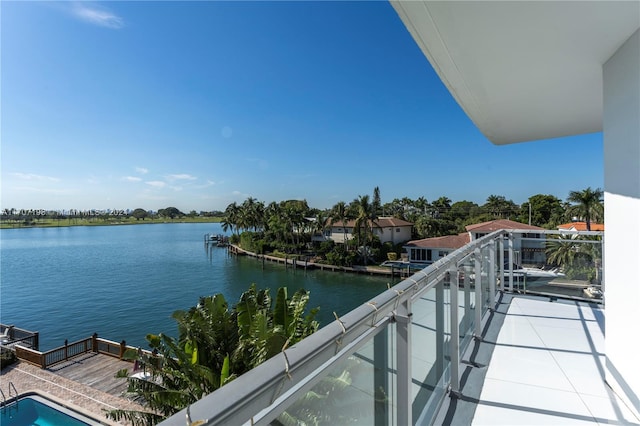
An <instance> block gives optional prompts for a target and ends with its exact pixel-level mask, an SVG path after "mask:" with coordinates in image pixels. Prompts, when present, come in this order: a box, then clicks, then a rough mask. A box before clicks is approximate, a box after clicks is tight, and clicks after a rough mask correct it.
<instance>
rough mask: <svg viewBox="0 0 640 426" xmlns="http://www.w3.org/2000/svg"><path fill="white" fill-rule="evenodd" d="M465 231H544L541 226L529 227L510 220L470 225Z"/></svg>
mask: <svg viewBox="0 0 640 426" xmlns="http://www.w3.org/2000/svg"><path fill="white" fill-rule="evenodd" d="M465 229H466V230H467V231H469V232H493V231H497V230H499V229H535V230H544V228H540V227H539V226H533V225H527V224H526V223H520V222H515V221H513V220H509V219H498V220H491V221H489V222H482V223H476V224H473V225H468V226H466V227H465Z"/></svg>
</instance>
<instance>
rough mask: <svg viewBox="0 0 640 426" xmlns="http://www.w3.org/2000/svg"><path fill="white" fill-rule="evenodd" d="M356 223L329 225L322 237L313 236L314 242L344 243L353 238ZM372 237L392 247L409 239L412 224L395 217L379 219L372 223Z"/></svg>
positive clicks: (351, 221)
mask: <svg viewBox="0 0 640 426" xmlns="http://www.w3.org/2000/svg"><path fill="white" fill-rule="evenodd" d="M355 224H356V221H355V220H353V219H352V220H348V221H347V222H342V221H339V222H335V223H330V224H329V226H328V227H327V229H326V230H325V232H324V235H322V236H315V238H314V240H315V241H326V240H333V241H334V242H336V243H344V242H345V241H349V240H351V239H353V238H354V227H355ZM372 228H373V235H375V236H377V237H378V238H379V239H380V242H381V243H383V244H384V243H391V244H393V245H395V244H400V243H404V242H406V241H409V240H410V239H411V230H412V228H413V223H411V222H407V221H406V220H402V219H397V218H395V217H379V218H377V219H375V220H374V221H373V227H372Z"/></svg>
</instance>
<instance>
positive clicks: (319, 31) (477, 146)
mask: <svg viewBox="0 0 640 426" xmlns="http://www.w3.org/2000/svg"><path fill="white" fill-rule="evenodd" d="M0 7H1V9H0V13H1V31H2V34H1V36H2V46H1V47H2V49H1V60H2V63H1V101H2V104H1V106H2V110H1V126H2V128H1V138H2V140H1V143H2V147H1V155H2V157H1V166H2V167H1V173H2V175H1V176H2V195H1V200H2V208H16V209H70V208H75V209H126V208H131V209H133V208H137V207H142V208H145V209H154V210H155V209H159V208H163V207H167V206H176V207H178V208H179V209H181V210H183V211H190V210H196V211H200V210H206V211H209V210H224V208H225V207H226V206H227V205H228V204H229V203H231V202H233V201H237V202H242V201H243V200H245V199H246V198H247V197H249V196H252V197H255V198H257V199H258V200H261V201H265V202H267V203H268V202H270V201H281V200H286V199H294V198H295V199H302V198H304V199H306V200H307V201H308V203H309V205H310V206H312V207H318V208H329V207H331V206H333V205H334V204H335V203H336V202H338V201H346V202H349V201H351V200H353V199H354V198H356V197H357V196H358V195H364V194H371V193H372V191H373V188H374V187H375V186H378V187H380V193H381V198H382V201H383V202H389V201H391V200H393V199H394V198H402V197H409V198H412V199H415V198H418V197H421V196H423V197H425V198H427V200H428V201H433V200H434V199H436V198H438V197H440V196H447V197H449V198H450V199H452V200H453V201H461V200H469V201H473V202H476V203H478V204H483V203H484V202H485V201H486V198H487V197H488V196H489V195H492V194H495V195H503V196H505V197H506V198H507V199H511V200H513V201H514V202H516V203H518V204H519V203H522V202H524V201H526V200H527V198H528V197H530V196H532V195H535V194H552V195H555V196H557V197H558V198H560V199H563V200H564V199H565V198H566V197H567V195H568V193H569V191H571V190H581V189H585V188H587V187H589V186H591V187H593V188H595V187H600V188H602V187H603V179H604V178H603V153H602V134H600V133H597V134H592V135H584V136H575V137H571V138H563V139H557V140H552V141H542V142H535V143H520V144H514V145H507V146H494V145H493V144H491V143H490V142H489V141H488V140H487V139H486V138H485V137H484V136H483V135H482V134H481V133H480V132H479V131H478V130H477V129H476V128H475V126H474V125H473V123H472V122H471V121H470V120H469V119H468V118H467V117H466V115H465V114H464V113H463V112H462V110H461V109H460V107H459V106H458V105H457V104H456V102H455V101H454V100H453V98H452V97H451V95H450V94H449V92H448V91H447V90H446V89H445V87H444V86H443V84H442V83H441V82H440V80H439V79H438V77H437V76H436V74H435V73H434V72H433V70H432V68H431V66H430V64H429V62H428V61H427V59H426V58H425V57H424V56H423V55H422V53H421V52H420V50H419V48H418V47H417V45H416V44H415V42H414V41H413V39H412V38H411V36H410V34H409V33H408V31H407V30H406V28H405V27H404V25H403V24H402V22H401V21H400V19H399V18H398V16H397V14H396V13H395V11H394V10H393V8H392V7H391V5H390V4H389V3H388V2H380V1H371V2H266V1H265V2H206V1H200V2H163V1H160V2H151V1H142V2H124V1H122V2H104V3H102V2H70V1H68V2H11V1H2V4H1V6H0Z"/></svg>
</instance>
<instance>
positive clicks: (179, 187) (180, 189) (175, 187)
mask: <svg viewBox="0 0 640 426" xmlns="http://www.w3.org/2000/svg"><path fill="white" fill-rule="evenodd" d="M169 188H171V189H173V190H174V191H182V187H181V186H170V187H169Z"/></svg>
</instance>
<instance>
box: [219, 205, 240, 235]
mask: <svg viewBox="0 0 640 426" xmlns="http://www.w3.org/2000/svg"><path fill="white" fill-rule="evenodd" d="M224 214H225V216H224V219H223V220H222V230H223V231H225V232H227V230H229V229H231V232H234V231H235V232H236V233H237V232H238V220H239V215H240V208H239V207H238V204H236V203H235V201H234V202H233V203H231V204H229V205H228V206H227V208H226V209H225V211H224Z"/></svg>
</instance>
